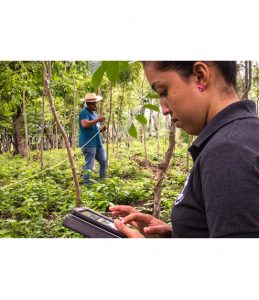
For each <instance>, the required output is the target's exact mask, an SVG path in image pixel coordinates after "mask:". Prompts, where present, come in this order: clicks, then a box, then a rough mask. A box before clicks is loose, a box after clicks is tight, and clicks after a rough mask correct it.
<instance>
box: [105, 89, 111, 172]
mask: <svg viewBox="0 0 259 300" xmlns="http://www.w3.org/2000/svg"><path fill="white" fill-rule="evenodd" d="M111 115H112V83H110V112H109V117H108V121H107V138H106V155H107V166H108V161H109V142H110V122H111Z"/></svg>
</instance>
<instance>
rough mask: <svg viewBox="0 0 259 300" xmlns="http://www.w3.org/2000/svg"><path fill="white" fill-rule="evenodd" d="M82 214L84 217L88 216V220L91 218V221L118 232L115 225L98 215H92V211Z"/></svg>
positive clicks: (82, 212)
mask: <svg viewBox="0 0 259 300" xmlns="http://www.w3.org/2000/svg"><path fill="white" fill-rule="evenodd" d="M80 213H81V214H83V215H85V216H87V217H88V218H91V219H93V220H95V221H97V222H100V223H102V224H104V225H106V226H110V227H111V228H113V229H115V230H117V228H116V227H115V225H114V223H113V222H112V221H109V220H107V219H105V218H102V217H100V216H98V215H96V214H94V213H91V212H90V211H87V210H85V211H81V212H80Z"/></svg>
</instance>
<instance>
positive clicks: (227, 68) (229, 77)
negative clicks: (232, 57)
mask: <svg viewBox="0 0 259 300" xmlns="http://www.w3.org/2000/svg"><path fill="white" fill-rule="evenodd" d="M147 63H148V62H145V61H144V62H143V65H144V66H145V64H147ZM153 63H154V64H155V68H156V69H157V70H160V71H168V70H175V71H179V73H180V74H181V75H182V76H183V77H189V76H191V74H192V73H193V66H194V64H195V63H196V61H154V62H153ZM205 63H207V64H210V63H212V64H214V65H215V66H216V67H217V68H218V70H219V71H220V72H221V74H222V76H223V77H224V79H225V81H226V83H227V84H228V85H233V86H234V88H235V87H236V72H237V67H236V62H235V61H212V62H209V61H208V62H205Z"/></svg>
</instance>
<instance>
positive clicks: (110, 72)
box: [105, 61, 120, 83]
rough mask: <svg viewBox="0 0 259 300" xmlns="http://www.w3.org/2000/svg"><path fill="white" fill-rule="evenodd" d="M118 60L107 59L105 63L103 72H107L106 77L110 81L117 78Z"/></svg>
mask: <svg viewBox="0 0 259 300" xmlns="http://www.w3.org/2000/svg"><path fill="white" fill-rule="evenodd" d="M119 64H120V62H119V61H109V62H106V64H105V72H106V74H107V77H108V79H109V80H110V82H111V83H115V82H116V81H118V80H119V72H120V66H119Z"/></svg>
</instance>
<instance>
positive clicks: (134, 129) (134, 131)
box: [128, 123, 138, 139]
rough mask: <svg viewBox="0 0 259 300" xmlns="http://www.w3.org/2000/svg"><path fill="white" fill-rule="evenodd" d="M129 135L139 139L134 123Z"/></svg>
mask: <svg viewBox="0 0 259 300" xmlns="http://www.w3.org/2000/svg"><path fill="white" fill-rule="evenodd" d="M128 133H129V135H130V136H132V137H134V138H135V139H136V138H137V137H138V132H137V129H136V126H135V125H134V123H132V124H131V125H130V128H129V129H128Z"/></svg>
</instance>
